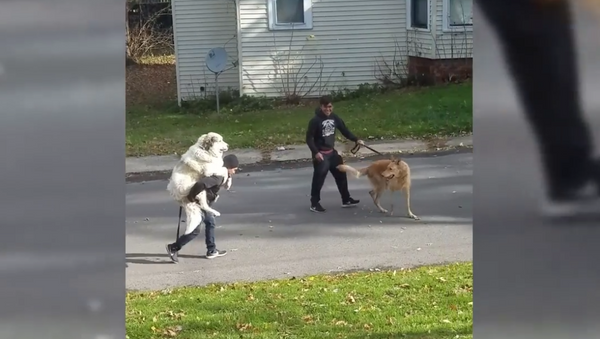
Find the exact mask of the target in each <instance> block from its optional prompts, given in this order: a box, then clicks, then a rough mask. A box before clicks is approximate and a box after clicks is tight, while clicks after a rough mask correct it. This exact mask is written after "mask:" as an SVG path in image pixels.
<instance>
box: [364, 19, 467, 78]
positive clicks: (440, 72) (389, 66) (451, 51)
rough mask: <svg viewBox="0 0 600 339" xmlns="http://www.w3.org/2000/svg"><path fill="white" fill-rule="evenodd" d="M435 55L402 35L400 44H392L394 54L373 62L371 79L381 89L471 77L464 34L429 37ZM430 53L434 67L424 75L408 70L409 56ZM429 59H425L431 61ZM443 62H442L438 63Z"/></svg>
mask: <svg viewBox="0 0 600 339" xmlns="http://www.w3.org/2000/svg"><path fill="white" fill-rule="evenodd" d="M431 44H432V46H433V48H434V49H435V51H431V50H427V49H425V48H424V46H423V45H424V43H423V40H422V38H421V37H419V36H415V37H411V36H409V33H407V35H406V39H405V41H404V43H400V42H399V41H398V40H397V39H396V40H395V47H394V54H393V56H392V57H391V58H390V57H387V58H386V57H384V56H381V57H379V58H377V59H376V60H375V67H374V68H375V71H374V73H375V74H374V77H375V79H376V80H377V81H378V82H379V83H380V84H382V85H383V86H385V87H391V88H402V87H406V86H429V85H433V84H435V83H440V82H441V83H449V82H460V81H463V80H465V79H468V78H470V77H471V72H472V71H471V69H472V68H471V67H472V66H471V58H472V47H471V48H469V45H468V41H467V31H466V29H465V30H463V31H459V32H456V33H444V34H438V35H436V36H434V35H431ZM432 52H434V53H435V59H434V61H436V63H433V64H434V65H433V66H432V68H431V69H430V70H429V72H428V73H422V74H419V73H417V72H415V71H416V70H415V69H412V70H409V66H408V59H409V56H415V57H425V58H427V56H426V55H428V54H430V53H432ZM431 57H432V56H429V58H431ZM441 61H443V62H441Z"/></svg>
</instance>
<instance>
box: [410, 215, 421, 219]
mask: <svg viewBox="0 0 600 339" xmlns="http://www.w3.org/2000/svg"><path fill="white" fill-rule="evenodd" d="M408 217H409V218H411V219H414V220H421V218H419V217H417V216H416V215H414V214H410V215H409V216H408Z"/></svg>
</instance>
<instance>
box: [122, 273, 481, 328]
mask: <svg viewBox="0 0 600 339" xmlns="http://www.w3.org/2000/svg"><path fill="white" fill-rule="evenodd" d="M126 306H127V315H126V329H127V338H128V339H152V338H157V339H158V338H178V339H199V338H222V339H225V338H227V339H229V338H231V339H234V338H236V339H238V338H246V339H276V338H288V339H292V338H294V339H311V338H315V339H321V338H340V339H341V338H346V339H364V338H374V339H375V338H376V339H384V338H409V339H410V338H412V339H417V338H419V339H438V338H440V339H441V338H445V339H446V338H448V339H449V338H472V337H473V335H472V325H473V264H472V263H461V264H451V265H443V266H429V267H421V268H417V269H411V270H398V271H377V272H361V273H351V274H340V275H333V276H332V275H318V276H311V277H307V278H303V279H292V280H278V281H264V282H257V283H234V284H228V285H221V284H216V285H210V286H207V287H198V288H183V289H175V290H167V291H162V292H144V293H140V292H132V293H129V294H128V296H127V301H126Z"/></svg>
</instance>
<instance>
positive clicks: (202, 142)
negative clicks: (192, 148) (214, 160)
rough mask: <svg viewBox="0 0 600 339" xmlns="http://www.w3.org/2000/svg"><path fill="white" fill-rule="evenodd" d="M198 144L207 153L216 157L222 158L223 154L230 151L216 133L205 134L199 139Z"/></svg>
mask: <svg viewBox="0 0 600 339" xmlns="http://www.w3.org/2000/svg"><path fill="white" fill-rule="evenodd" d="M197 144H198V145H199V146H200V147H202V148H203V149H205V150H206V151H207V152H210V153H213V154H214V155H215V156H219V157H222V156H223V153H225V152H227V151H228V150H229V145H228V144H227V143H226V142H225V141H224V140H223V137H222V136H221V135H220V134H218V133H214V132H210V133H207V134H204V135H202V136H200V138H198V142H197Z"/></svg>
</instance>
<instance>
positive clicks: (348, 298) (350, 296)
mask: <svg viewBox="0 0 600 339" xmlns="http://www.w3.org/2000/svg"><path fill="white" fill-rule="evenodd" d="M346 301H347V302H349V303H351V304H354V303H355V302H356V299H354V297H353V296H352V294H348V296H346Z"/></svg>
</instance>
